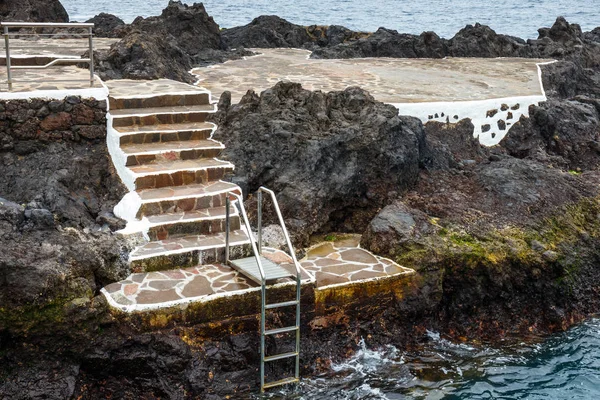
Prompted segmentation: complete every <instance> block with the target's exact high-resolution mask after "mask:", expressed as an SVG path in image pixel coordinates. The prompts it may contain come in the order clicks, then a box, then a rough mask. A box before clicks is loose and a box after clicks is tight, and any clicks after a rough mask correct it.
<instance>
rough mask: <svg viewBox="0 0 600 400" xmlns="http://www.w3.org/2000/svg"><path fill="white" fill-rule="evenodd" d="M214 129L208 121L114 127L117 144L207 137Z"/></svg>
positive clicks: (202, 138)
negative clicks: (117, 136)
mask: <svg viewBox="0 0 600 400" xmlns="http://www.w3.org/2000/svg"><path fill="white" fill-rule="evenodd" d="M215 129H216V126H215V124H212V123H210V122H185V123H180V124H158V125H130V126H121V127H117V128H115V130H116V131H117V133H118V135H119V144H120V145H122V146H123V145H127V144H132V143H134V144H142V143H163V142H175V141H186V140H204V139H208V138H209V137H210V136H211V134H212V132H213V131H214V130H215Z"/></svg>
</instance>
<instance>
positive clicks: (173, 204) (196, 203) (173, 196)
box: [137, 181, 241, 218]
mask: <svg viewBox="0 0 600 400" xmlns="http://www.w3.org/2000/svg"><path fill="white" fill-rule="evenodd" d="M227 192H235V193H238V194H241V189H240V188H239V187H238V186H237V185H235V184H233V183H229V182H224V181H214V182H208V183H207V184H201V183H200V184H190V185H185V186H171V187H164V188H160V189H144V190H140V191H138V195H139V196H140V198H141V199H142V205H141V207H140V209H139V211H138V215H137V218H141V217H143V216H149V215H156V214H161V213H168V212H178V211H192V210H201V209H203V208H209V207H220V206H223V205H224V204H225V195H226V193H227Z"/></svg>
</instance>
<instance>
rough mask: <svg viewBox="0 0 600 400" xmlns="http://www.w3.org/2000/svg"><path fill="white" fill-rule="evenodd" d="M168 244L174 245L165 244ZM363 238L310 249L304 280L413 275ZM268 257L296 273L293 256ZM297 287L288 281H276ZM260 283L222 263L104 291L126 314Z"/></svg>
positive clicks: (137, 278) (136, 277) (323, 283)
mask: <svg viewBox="0 0 600 400" xmlns="http://www.w3.org/2000/svg"><path fill="white" fill-rule="evenodd" d="M164 242H165V243H167V242H169V241H168V240H167V241H164ZM359 242H360V235H344V236H342V237H341V238H340V239H339V240H336V241H334V242H326V243H321V244H318V245H316V246H314V247H312V248H310V249H309V250H308V252H307V256H306V257H305V258H304V259H303V260H301V261H300V265H301V267H302V268H301V278H302V281H303V282H316V286H317V288H319V289H326V288H327V287H331V286H332V285H334V286H335V285H340V284H352V283H360V282H366V281H368V280H371V279H384V278H390V277H394V276H398V275H401V274H406V273H410V272H413V270H411V269H409V268H404V267H402V266H400V265H398V264H396V263H394V262H393V261H391V260H389V259H386V258H383V257H378V256H376V255H373V254H372V253H370V252H368V251H367V250H364V249H361V248H359V247H358V243H359ZM263 255H264V256H265V257H266V258H268V259H269V260H271V261H273V262H275V263H277V264H280V265H281V266H282V267H283V268H285V269H286V270H288V271H290V272H292V273H294V274H295V271H296V270H295V267H294V265H293V264H292V259H291V257H290V256H289V255H288V254H286V253H285V252H283V251H281V250H276V249H271V248H263ZM285 282H290V283H292V282H293V280H292V279H289V278H285V279H280V280H278V281H277V282H276V283H279V284H281V283H285ZM257 287H258V285H257V284H255V283H254V282H252V281H251V280H250V279H247V278H246V277H244V276H243V275H241V274H239V272H237V271H236V270H234V269H232V268H230V267H228V266H225V265H222V264H210V265H203V266H197V267H193V268H186V269H177V270H170V271H161V272H147V273H136V274H131V275H130V276H129V277H128V278H127V279H126V280H123V281H120V282H115V283H112V284H110V285H108V286H106V287H105V288H104V289H103V290H102V292H103V293H104V295H105V296H107V298H108V299H109V302H110V303H111V305H113V306H114V307H117V308H120V309H122V310H124V311H136V310H137V311H139V310H144V309H152V308H161V307H168V306H173V305H177V304H186V303H190V302H193V301H199V300H201V299H205V300H208V299H209V298H210V296H212V295H215V294H223V293H230V294H234V293H239V292H244V291H247V290H249V289H253V288H257Z"/></svg>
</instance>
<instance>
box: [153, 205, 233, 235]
mask: <svg viewBox="0 0 600 400" xmlns="http://www.w3.org/2000/svg"><path fill="white" fill-rule="evenodd" d="M229 213H230V218H229V222H230V228H229V229H230V230H237V229H240V217H239V215H238V211H237V208H236V207H234V206H230V207H229ZM225 214H226V207H211V208H205V209H203V210H193V211H181V212H174V213H164V214H158V215H151V216H149V217H148V221H149V222H150V228H149V230H148V237H149V238H150V240H166V239H169V238H170V237H173V236H177V235H179V236H181V235H191V234H200V235H208V234H211V233H219V232H225V229H226V220H225Z"/></svg>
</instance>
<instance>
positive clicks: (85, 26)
mask: <svg viewBox="0 0 600 400" xmlns="http://www.w3.org/2000/svg"><path fill="white" fill-rule="evenodd" d="M0 27H2V30H3V36H4V46H5V51H6V73H7V77H8V89H9V90H12V86H13V82H14V80H13V78H12V71H13V70H17V69H46V68H49V67H51V66H53V65H56V64H65V63H76V64H79V63H87V64H88V65H89V67H90V86H93V85H94V41H93V28H94V24H91V23H53V22H1V23H0ZM22 28H34V29H35V28H70V29H72V28H75V29H82V30H84V32H83V33H72V32H61V34H63V35H65V36H73V37H83V38H87V39H88V46H87V47H86V48H87V49H88V51H89V56H88V58H82V57H79V58H57V59H54V60H52V61H50V62H49V63H47V64H45V65H19V66H12V65H11V64H12V63H11V55H10V52H11V47H10V37H11V36H13V37H17V36H52V35H45V34H23V33H21V32H12V33H11V32H10V30H11V29H22ZM32 56H34V57H36V56H39V57H44V55H43V54H40V55H37V54H36V55H34V54H32Z"/></svg>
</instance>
